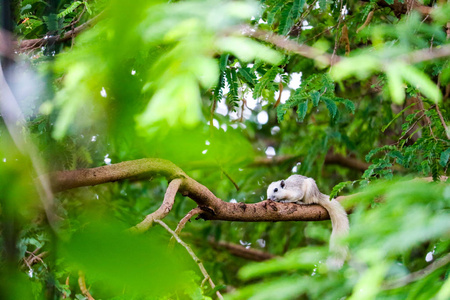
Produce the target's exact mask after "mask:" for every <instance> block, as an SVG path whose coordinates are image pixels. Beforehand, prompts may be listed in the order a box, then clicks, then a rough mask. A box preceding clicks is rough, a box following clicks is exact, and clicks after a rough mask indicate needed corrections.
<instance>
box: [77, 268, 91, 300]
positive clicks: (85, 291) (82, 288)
mask: <svg viewBox="0 0 450 300" xmlns="http://www.w3.org/2000/svg"><path fill="white" fill-rule="evenodd" d="M78 285H79V286H80V291H81V293H82V294H83V295H84V296H85V297H86V298H87V299H88V300H95V299H94V297H92V295H91V293H89V290H88V288H87V287H86V280H85V278H84V273H83V272H81V271H79V272H78Z"/></svg>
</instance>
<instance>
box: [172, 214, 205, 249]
mask: <svg viewBox="0 0 450 300" xmlns="http://www.w3.org/2000/svg"><path fill="white" fill-rule="evenodd" d="M202 211H203V210H202V209H201V208H200V207H196V208H194V209H192V210H191V211H190V212H188V213H187V215H185V216H184V218H183V219H181V221H180V222H179V223H178V225H177V228H176V229H175V233H176V234H180V232H181V230H183V228H184V226H185V225H186V223H187V222H188V221H190V220H191V218H192V217H193V216H195V215H198V214H199V213H201V212H202ZM174 242H175V238H174V237H173V236H172V237H171V238H170V244H169V246H170V247H173V243H174Z"/></svg>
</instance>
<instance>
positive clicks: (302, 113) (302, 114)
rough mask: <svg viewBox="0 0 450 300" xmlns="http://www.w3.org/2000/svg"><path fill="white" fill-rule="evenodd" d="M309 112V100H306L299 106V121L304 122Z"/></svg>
mask: <svg viewBox="0 0 450 300" xmlns="http://www.w3.org/2000/svg"><path fill="white" fill-rule="evenodd" d="M307 111H308V99H305V101H303V102H302V103H300V104H299V105H298V111H297V114H298V119H299V121H300V122H303V120H304V119H305V116H306V112H307Z"/></svg>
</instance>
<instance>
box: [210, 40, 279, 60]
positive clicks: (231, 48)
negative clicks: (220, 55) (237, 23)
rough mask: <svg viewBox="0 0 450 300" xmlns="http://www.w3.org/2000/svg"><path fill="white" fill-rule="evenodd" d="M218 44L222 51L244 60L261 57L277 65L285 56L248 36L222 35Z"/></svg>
mask: <svg viewBox="0 0 450 300" xmlns="http://www.w3.org/2000/svg"><path fill="white" fill-rule="evenodd" d="M216 46H217V47H218V48H219V50H220V51H222V52H230V53H233V54H235V55H236V56H237V57H238V58H239V59H240V60H242V61H244V62H248V61H252V60H254V59H261V60H263V61H265V62H268V63H270V64H272V65H277V64H279V63H280V62H281V60H282V59H283V56H282V55H281V54H280V53H278V52H277V51H275V50H273V49H272V48H269V47H267V46H264V45H263V44H260V43H258V42H256V41H254V40H252V39H250V38H246V37H235V36H227V37H222V38H220V39H219V40H218V41H217V42H216Z"/></svg>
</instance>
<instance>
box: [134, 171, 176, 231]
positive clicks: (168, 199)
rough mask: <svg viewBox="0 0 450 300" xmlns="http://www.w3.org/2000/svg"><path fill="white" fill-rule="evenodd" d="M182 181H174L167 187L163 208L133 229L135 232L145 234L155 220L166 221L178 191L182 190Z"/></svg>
mask: <svg viewBox="0 0 450 300" xmlns="http://www.w3.org/2000/svg"><path fill="white" fill-rule="evenodd" d="M180 184H181V179H174V180H172V181H171V182H170V183H169V186H168V187H167V190H166V194H165V195H164V200H163V203H162V204H161V206H160V207H159V208H158V209H157V210H156V211H155V212H153V213H151V214H149V215H147V217H145V219H144V220H143V221H142V222H141V223H139V224H137V225H136V226H135V227H133V230H134V231H137V232H143V231H146V230H147V229H149V228H150V227H151V226H152V225H153V222H154V221H155V220H161V219H164V218H165V217H166V216H167V215H168V214H169V212H170V211H171V210H172V206H173V204H174V202H175V196H176V194H177V191H178V189H179V188H180Z"/></svg>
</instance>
